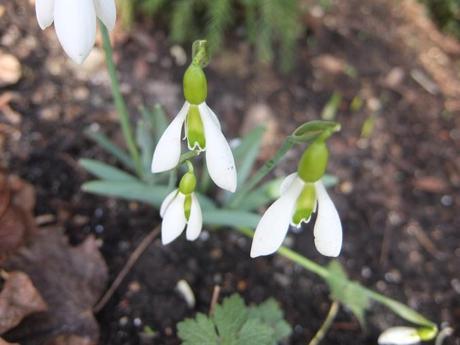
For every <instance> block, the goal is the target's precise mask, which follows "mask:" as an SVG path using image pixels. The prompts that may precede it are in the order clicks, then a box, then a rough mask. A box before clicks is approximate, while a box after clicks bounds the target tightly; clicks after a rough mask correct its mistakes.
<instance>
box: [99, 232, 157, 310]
mask: <svg viewBox="0 0 460 345" xmlns="http://www.w3.org/2000/svg"><path fill="white" fill-rule="evenodd" d="M160 229H161V226H160V225H158V226H156V227H155V228H154V229H153V230H152V231H151V232H150V233H149V234H148V235H147V236H145V237H144V239H143V240H142V241H141V243H139V245H138V246H137V248H136V250H134V252H133V253H132V254H131V256H130V257H129V259H128V261H127V262H126V264H125V266H124V267H123V269H122V270H121V271H120V273H118V275H117V277H116V278H115V280H114V281H113V283H112V285H111V286H110V288H109V289H108V290H107V291H106V293H105V294H104V296H102V298H101V299H100V300H99V302H97V304H96V305H95V306H94V307H93V312H94V313H98V312H100V311H101V310H102V309H103V308H104V307H105V305H106V304H107V302H108V301H109V300H110V298H111V297H112V295H113V294H114V292H115V291H116V290H117V289H118V287H119V286H120V284H121V283H122V282H123V280H124V279H125V278H126V276H127V275H128V273H129V271H131V269H132V268H133V266H134V265H135V264H136V262H137V260H138V259H139V258H140V257H141V256H142V254H143V253H144V252H145V250H146V249H147V247H148V246H149V245H150V244H151V243H152V242H153V240H154V239H155V238H156V237H157V236H158V235H159V234H160Z"/></svg>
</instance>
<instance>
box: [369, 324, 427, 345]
mask: <svg viewBox="0 0 460 345" xmlns="http://www.w3.org/2000/svg"><path fill="white" fill-rule="evenodd" d="M420 341H421V337H420V334H419V333H418V331H417V329H415V328H412V327H402V326H399V327H391V328H388V329H387V330H385V331H384V332H383V333H382V334H380V336H379V339H378V341H377V342H378V344H379V345H415V344H419V343H420Z"/></svg>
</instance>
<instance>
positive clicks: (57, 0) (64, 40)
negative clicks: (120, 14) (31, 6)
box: [35, 0, 117, 64]
mask: <svg viewBox="0 0 460 345" xmlns="http://www.w3.org/2000/svg"><path fill="white" fill-rule="evenodd" d="M35 11H36V14H37V20H38V24H39V25H40V27H41V28H42V30H45V29H46V28H47V27H48V26H50V25H51V24H53V21H54V26H55V29H56V34H57V37H58V39H59V42H60V43H61V45H62V48H64V51H65V52H66V53H67V55H69V56H70V58H72V60H74V61H75V62H76V63H78V64H81V63H82V62H83V61H84V60H85V59H86V57H87V56H88V54H89V53H90V51H91V49H92V48H93V46H94V42H95V40H96V17H98V18H99V19H100V20H101V21H102V22H103V23H104V25H105V26H106V27H107V29H108V30H112V29H113V28H114V27H115V21H116V16H117V14H116V6H115V0H35Z"/></svg>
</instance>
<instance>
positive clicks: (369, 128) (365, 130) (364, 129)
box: [361, 115, 376, 139]
mask: <svg viewBox="0 0 460 345" xmlns="http://www.w3.org/2000/svg"><path fill="white" fill-rule="evenodd" d="M375 120H376V116H375V115H369V116H368V117H367V118H366V120H364V122H363V125H362V126H361V138H365V139H368V138H370V137H371V136H372V133H374V128H375Z"/></svg>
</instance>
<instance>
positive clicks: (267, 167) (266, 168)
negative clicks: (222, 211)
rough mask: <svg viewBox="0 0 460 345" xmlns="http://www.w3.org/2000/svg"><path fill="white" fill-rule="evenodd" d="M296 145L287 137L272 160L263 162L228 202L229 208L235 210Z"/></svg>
mask: <svg viewBox="0 0 460 345" xmlns="http://www.w3.org/2000/svg"><path fill="white" fill-rule="evenodd" d="M295 144H296V142H295V141H294V140H292V138H291V137H290V136H289V137H287V138H286V139H284V142H283V144H282V145H281V147H280V148H279V149H278V151H276V153H275V155H274V156H273V158H272V159H270V160H269V161H267V162H265V164H264V165H263V166H262V167H261V168H260V169H259V170H258V171H257V172H256V173H255V174H254V175H253V176H252V177H251V179H250V180H249V181H248V182H247V183H246V184H245V185H243V187H241V189H240V190H238V191H237V192H236V193H235V194H233V196H232V197H231V198H230V200H229V207H230V208H237V207H238V205H239V203H240V202H241V201H242V200H243V199H244V197H245V196H246V194H248V193H249V192H250V191H251V190H252V189H253V188H254V187H255V186H256V185H257V184H258V183H259V182H260V181H262V179H263V178H264V177H265V176H267V174H268V173H269V172H270V171H272V170H273V169H274V168H275V167H276V166H277V165H278V164H279V162H280V161H281V160H282V159H283V157H284V156H285V155H286V153H288V151H289V150H290V149H291V148H292V147H293V146H294V145H295Z"/></svg>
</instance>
